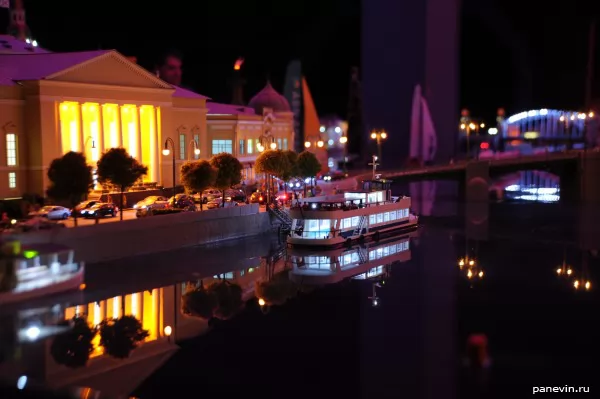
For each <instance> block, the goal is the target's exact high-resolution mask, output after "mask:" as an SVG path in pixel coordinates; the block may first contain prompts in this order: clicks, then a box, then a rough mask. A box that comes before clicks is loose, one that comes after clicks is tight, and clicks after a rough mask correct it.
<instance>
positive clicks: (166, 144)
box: [162, 137, 175, 197]
mask: <svg viewBox="0 0 600 399" xmlns="http://www.w3.org/2000/svg"><path fill="white" fill-rule="evenodd" d="M169 144H171V149H170V150H169ZM171 151H172V152H171ZM162 153H163V155H164V156H166V157H168V156H169V154H171V155H172V156H173V197H175V142H174V141H173V139H171V138H170V137H167V139H166V140H165V148H164V149H163V151H162Z"/></svg>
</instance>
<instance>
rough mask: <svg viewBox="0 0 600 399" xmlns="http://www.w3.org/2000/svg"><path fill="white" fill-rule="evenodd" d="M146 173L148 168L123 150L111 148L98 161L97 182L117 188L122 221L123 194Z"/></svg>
mask: <svg viewBox="0 0 600 399" xmlns="http://www.w3.org/2000/svg"><path fill="white" fill-rule="evenodd" d="M147 173H148V168H147V167H146V166H144V165H142V164H141V163H140V162H138V160H137V159H135V158H134V157H132V156H130V155H129V153H128V152H127V150H125V149H124V148H111V149H110V150H108V151H106V152H105V153H104V154H102V157H101V158H100V160H99V161H98V181H99V182H100V184H105V183H110V184H112V185H114V186H116V187H118V188H119V199H120V201H119V207H120V213H121V220H123V193H124V192H125V191H126V190H127V189H128V188H129V187H131V186H132V185H133V184H134V183H135V182H136V181H137V180H138V179H140V178H141V177H142V176H144V175H146V174H147Z"/></svg>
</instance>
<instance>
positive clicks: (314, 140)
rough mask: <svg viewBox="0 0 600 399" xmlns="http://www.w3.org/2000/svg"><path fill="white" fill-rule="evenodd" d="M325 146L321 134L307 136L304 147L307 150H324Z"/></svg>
mask: <svg viewBox="0 0 600 399" xmlns="http://www.w3.org/2000/svg"><path fill="white" fill-rule="evenodd" d="M324 145H325V142H324V141H323V139H322V138H321V135H320V134H315V135H310V136H307V137H306V141H305V142H304V147H305V148H306V149H309V148H310V147H312V146H314V147H316V148H323V146H324Z"/></svg>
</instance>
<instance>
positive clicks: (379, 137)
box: [371, 130, 387, 160]
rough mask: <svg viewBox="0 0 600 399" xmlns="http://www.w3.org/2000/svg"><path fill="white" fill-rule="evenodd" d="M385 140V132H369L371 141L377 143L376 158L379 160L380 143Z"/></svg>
mask: <svg viewBox="0 0 600 399" xmlns="http://www.w3.org/2000/svg"><path fill="white" fill-rule="evenodd" d="M385 139H387V132H386V131H385V130H373V131H371V140H375V141H376V142H377V158H378V159H379V160H381V142H382V141H383V140H385Z"/></svg>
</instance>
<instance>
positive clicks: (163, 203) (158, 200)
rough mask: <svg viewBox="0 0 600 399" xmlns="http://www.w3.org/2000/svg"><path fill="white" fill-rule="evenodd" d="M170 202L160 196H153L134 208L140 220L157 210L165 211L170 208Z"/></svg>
mask: <svg viewBox="0 0 600 399" xmlns="http://www.w3.org/2000/svg"><path fill="white" fill-rule="evenodd" d="M168 202H169V200H168V199H167V198H165V197H161V196H159V195H152V196H150V197H146V198H144V199H143V200H142V201H140V202H138V203H137V204H135V205H134V206H133V208H134V209H135V216H136V217H138V218H140V217H144V216H148V215H149V214H150V212H151V211H153V210H155V209H164V208H166V207H167V206H168Z"/></svg>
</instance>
